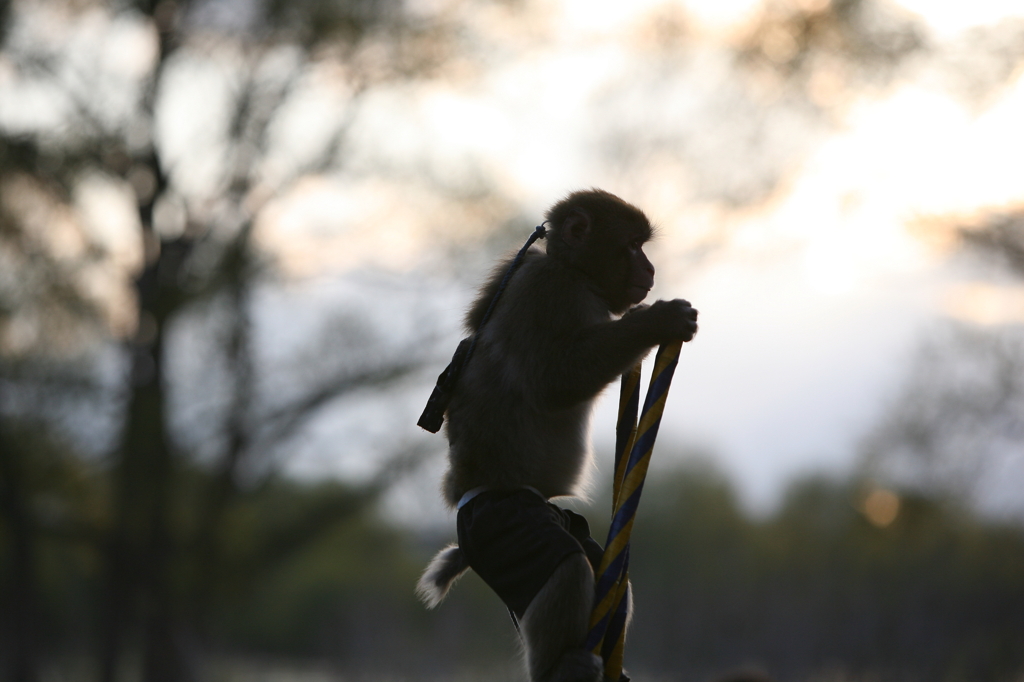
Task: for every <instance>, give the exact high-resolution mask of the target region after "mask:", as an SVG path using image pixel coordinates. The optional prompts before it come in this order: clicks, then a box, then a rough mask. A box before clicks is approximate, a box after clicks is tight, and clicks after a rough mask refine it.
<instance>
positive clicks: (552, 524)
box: [458, 488, 603, 618]
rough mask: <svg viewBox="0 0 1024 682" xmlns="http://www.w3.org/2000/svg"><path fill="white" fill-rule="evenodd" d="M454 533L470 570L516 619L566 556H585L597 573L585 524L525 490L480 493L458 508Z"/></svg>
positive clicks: (597, 559) (597, 554) (594, 546)
mask: <svg viewBox="0 0 1024 682" xmlns="http://www.w3.org/2000/svg"><path fill="white" fill-rule="evenodd" d="M458 531H459V547H460V548H461V549H462V552H463V554H465V555H466V560H467V561H468V562H469V565H470V567H472V569H473V570H474V571H476V573H477V575H479V576H480V577H481V578H483V581H484V582H485V583H487V584H488V585H489V586H490V587H491V589H492V590H494V591H495V592H496V593H497V594H498V596H499V597H501V600H502V601H503V602H505V605H506V606H508V607H509V608H510V609H511V610H512V612H513V613H515V614H516V617H518V618H522V617H523V614H524V613H525V612H526V607H528V606H529V605H530V602H531V601H533V598H534V597H535V596H536V595H537V593H538V592H539V591H540V588H542V587H543V586H544V583H546V582H547V580H548V578H550V577H551V574H552V573H553V572H554V570H555V569H556V568H558V565H559V564H560V563H562V562H563V561H565V559H566V558H568V557H569V556H571V555H573V554H585V555H586V556H587V559H588V560H589V561H590V565H591V566H592V567H593V569H594V571H595V572H596V571H597V568H598V565H599V564H600V563H601V554H602V551H603V550H602V549H601V545H599V544H598V543H597V541H596V540H594V538H592V537H590V526H589V525H588V524H587V520H586V519H585V518H583V517H582V516H580V515H579V514H577V513H575V512H571V511H569V510H568V509H562V508H561V507H558V506H556V505H554V504H551V503H550V502H548V501H547V500H545V499H544V498H543V497H542V496H541V495H540V493H538V492H536V491H534V490H532V489H528V488H523V489H520V490H487V491H484V492H481V493H479V494H478V495H476V496H475V497H473V498H472V499H470V500H469V501H468V502H466V503H465V504H464V505H463V506H462V507H460V508H459V516H458Z"/></svg>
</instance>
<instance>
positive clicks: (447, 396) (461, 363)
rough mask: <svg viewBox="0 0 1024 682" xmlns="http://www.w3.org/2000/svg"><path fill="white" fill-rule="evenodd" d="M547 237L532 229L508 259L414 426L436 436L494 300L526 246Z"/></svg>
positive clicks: (503, 289)
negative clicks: (472, 328)
mask: <svg viewBox="0 0 1024 682" xmlns="http://www.w3.org/2000/svg"><path fill="white" fill-rule="evenodd" d="M546 235H547V230H545V229H544V226H543V225H538V226H537V227H535V228H534V230H533V234H531V235H530V238H529V239H527V240H526V244H524V245H523V248H521V249H519V253H517V254H516V257H515V258H513V259H512V264H511V265H509V266H508V270H506V271H505V276H504V277H502V278H501V284H499V285H498V290H497V291H495V292H494V296H492V297H491V302H490V304H489V305H488V306H487V311H486V312H485V313H484V317H483V319H482V320H480V324H479V326H477V328H476V332H475V333H474V334H473V335H472V336H467V337H466V338H464V339H462V341H460V342H459V346H458V348H456V349H455V354H454V355H453V356H452V361H451V362H449V363H448V366H447V367H445V368H444V371H443V372H441V374H440V375H439V376H438V377H437V384H436V385H435V386H434V390H433V391H432V392H431V393H430V398H428V399H427V405H426V407H424V408H423V413H422V414H421V415H420V418H419V421H417V422H416V425H417V426H419V427H421V428H424V429H426V430H427V431H429V432H430V433H437V432H438V431H439V430H440V429H441V424H443V423H444V413H445V410H447V409H448V404H449V403H450V402H451V400H452V393H454V392H455V385H456V384H457V383H458V381H459V375H461V374H462V370H463V369H465V367H466V363H467V362H469V358H470V357H472V355H473V349H475V348H476V340H477V337H478V336H480V330H481V329H483V328H484V325H485V324H487V320H489V319H491V313H492V312H494V306H495V305H496V304H497V303H498V299H499V298H501V294H502V292H504V291H505V287H506V286H507V285H508V281H509V280H510V279H512V274H513V273H514V272H515V271H516V270H517V269H518V268H519V265H520V264H521V263H522V262H523V257H524V256H525V255H526V252H527V251H528V250H529V248H530V246H532V245H533V243H534V242H535V241H537V240H538V239H542V238H543V237H545V236H546Z"/></svg>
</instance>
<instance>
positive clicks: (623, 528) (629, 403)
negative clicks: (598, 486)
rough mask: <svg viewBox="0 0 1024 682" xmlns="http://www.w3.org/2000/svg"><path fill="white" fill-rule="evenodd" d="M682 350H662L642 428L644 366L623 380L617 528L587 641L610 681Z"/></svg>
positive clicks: (616, 672)
mask: <svg viewBox="0 0 1024 682" xmlns="http://www.w3.org/2000/svg"><path fill="white" fill-rule="evenodd" d="M681 346H682V342H680V341H676V342H673V343H667V344H665V345H663V346H661V347H660V348H659V349H658V354H657V356H656V357H655V360H654V372H653V374H652V375H651V384H650V386H648V388H647V397H646V398H645V399H644V409H643V411H642V412H641V413H640V422H639V424H637V420H636V413H637V405H638V404H639V400H640V365H639V363H638V364H637V365H636V366H635V367H633V369H631V370H630V371H629V372H627V373H626V374H623V375H622V389H621V393H620V395H619V421H618V424H617V426H616V434H615V480H614V483H613V487H612V523H611V527H610V528H609V529H608V540H607V542H606V543H605V546H604V555H602V557H601V566H600V568H599V569H598V571H597V577H596V580H595V586H594V610H593V612H592V613H591V616H590V633H589V634H588V635H587V642H586V648H587V649H589V650H590V651H593V652H594V653H595V654H597V655H599V656H601V658H602V659H604V676H605V680H607V681H608V682H618V680H619V678H620V677H621V675H622V650H623V645H624V643H625V634H626V633H625V625H626V614H627V613H628V611H629V592H628V586H629V536H630V533H631V532H632V530H633V519H634V517H635V516H636V509H637V506H638V505H639V503H640V493H641V492H642V491H643V487H644V478H645V477H646V476H647V467H648V466H649V465H650V462H651V452H652V451H653V450H654V440H655V438H657V436H658V427H659V426H660V425H661V415H662V413H663V412H664V411H665V399H666V398H667V396H668V388H669V386H670V385H671V383H672V375H673V373H674V372H675V369H676V364H677V362H678V361H679V350H680V348H681ZM627 453H628V456H627Z"/></svg>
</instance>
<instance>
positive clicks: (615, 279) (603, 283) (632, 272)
mask: <svg viewBox="0 0 1024 682" xmlns="http://www.w3.org/2000/svg"><path fill="white" fill-rule="evenodd" d="M650 234H651V228H650V225H647V224H646V223H645V224H643V225H639V224H638V225H628V224H619V225H614V226H612V229H610V230H608V231H605V232H604V233H603V234H601V233H600V232H598V233H596V234H594V235H593V238H594V239H595V241H596V242H597V243H596V244H595V245H596V246H598V248H597V249H596V251H597V252H596V253H593V256H592V258H593V264H594V266H595V267H592V268H591V269H590V273H589V274H590V276H591V278H592V279H594V280H595V282H596V284H597V285H598V288H599V290H600V291H601V295H602V297H603V298H604V299H605V301H607V303H608V307H609V309H610V310H611V311H612V312H613V313H616V314H618V313H622V312H625V311H626V310H627V309H628V308H629V307H630V306H634V305H636V304H637V303H640V302H641V301H643V300H644V299H645V298H647V294H648V293H649V292H650V290H651V288H652V287H653V286H654V266H653V265H652V264H651V261H650V260H649V259H648V258H647V255H646V254H645V253H644V249H643V246H644V243H645V242H646V240H647V239H648V238H649V237H650Z"/></svg>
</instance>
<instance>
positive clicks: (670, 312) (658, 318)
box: [638, 298, 697, 343]
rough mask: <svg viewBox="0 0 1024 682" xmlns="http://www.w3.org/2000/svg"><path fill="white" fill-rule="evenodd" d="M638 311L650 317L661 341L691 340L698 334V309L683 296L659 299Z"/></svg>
mask: <svg viewBox="0 0 1024 682" xmlns="http://www.w3.org/2000/svg"><path fill="white" fill-rule="evenodd" d="M638 312H642V313H643V314H644V315H645V316H646V317H647V318H648V323H649V324H650V325H651V326H652V327H653V328H654V331H655V336H656V337H657V338H658V341H659V343H665V342H667V341H676V340H679V339H682V340H683V341H690V340H692V339H693V337H694V336H695V335H696V334H697V309H696V308H694V307H693V306H691V305H690V302H689V301H685V300H683V299H681V298H674V299H672V300H671V301H661V300H658V301H655V302H654V303H652V304H651V306H650V307H649V308H647V309H646V310H644V311H638Z"/></svg>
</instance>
